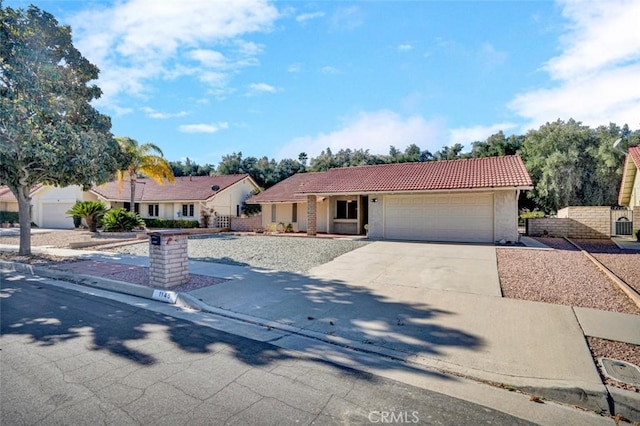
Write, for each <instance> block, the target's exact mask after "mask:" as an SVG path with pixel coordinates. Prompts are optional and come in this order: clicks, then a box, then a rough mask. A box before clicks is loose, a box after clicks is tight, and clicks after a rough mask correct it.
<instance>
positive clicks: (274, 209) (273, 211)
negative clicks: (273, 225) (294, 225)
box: [271, 204, 276, 222]
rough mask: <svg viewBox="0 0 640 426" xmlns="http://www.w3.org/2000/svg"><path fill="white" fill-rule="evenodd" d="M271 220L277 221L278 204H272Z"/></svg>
mask: <svg viewBox="0 0 640 426" xmlns="http://www.w3.org/2000/svg"><path fill="white" fill-rule="evenodd" d="M271 222H276V205H275V204H271Z"/></svg>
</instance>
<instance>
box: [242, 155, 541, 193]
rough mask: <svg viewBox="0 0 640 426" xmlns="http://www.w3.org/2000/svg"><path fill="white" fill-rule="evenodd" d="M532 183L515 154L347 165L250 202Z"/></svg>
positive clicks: (296, 178) (303, 176)
mask: <svg viewBox="0 0 640 426" xmlns="http://www.w3.org/2000/svg"><path fill="white" fill-rule="evenodd" d="M532 187H533V183H532V181H531V177H530V176H529V173H528V172H527V169H526V168H525V166H524V163H523V162H522V159H521V158H520V157H519V156H517V155H510V156H503V157H487V158H474V159H465V160H449V161H429V162H425V163H399V164H381V165H375V166H359V167H343V168H337V169H330V170H328V171H326V172H318V173H300V174H296V175H293V176H291V177H290V178H288V179H286V180H284V181H282V182H280V183H278V184H277V185H274V186H273V187H271V188H269V189H268V190H266V191H264V192H263V193H261V194H258V195H257V196H254V197H251V199H250V200H247V202H251V203H269V202H293V201H303V200H304V199H305V195H306V194H316V195H324V194H347V193H348V194H354V193H372V192H402V191H433V190H459V189H478V188H521V189H531V188H532Z"/></svg>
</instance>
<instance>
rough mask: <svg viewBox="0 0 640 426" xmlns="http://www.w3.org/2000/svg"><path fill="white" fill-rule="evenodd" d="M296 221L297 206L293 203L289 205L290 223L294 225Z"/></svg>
mask: <svg viewBox="0 0 640 426" xmlns="http://www.w3.org/2000/svg"><path fill="white" fill-rule="evenodd" d="M297 221H298V204H297V203H293V204H292V205H291V222H293V223H296V222H297Z"/></svg>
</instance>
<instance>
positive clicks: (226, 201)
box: [198, 178, 257, 218]
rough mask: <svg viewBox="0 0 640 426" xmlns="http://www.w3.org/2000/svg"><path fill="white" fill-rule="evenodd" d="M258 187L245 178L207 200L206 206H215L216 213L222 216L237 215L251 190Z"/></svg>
mask: <svg viewBox="0 0 640 426" xmlns="http://www.w3.org/2000/svg"><path fill="white" fill-rule="evenodd" d="M256 188H257V187H256V186H255V185H254V184H253V183H251V180H249V179H248V178H247V179H244V180H242V181H241V182H238V183H236V184H235V185H233V186H231V187H229V188H226V189H225V190H224V191H220V193H218V194H216V195H215V196H214V197H213V198H211V199H209V200H208V201H207V202H206V207H207V208H213V209H214V210H215V211H216V213H218V214H219V215H222V216H234V217H237V216H239V215H240V213H241V209H242V203H243V202H244V201H245V200H246V199H247V198H249V196H250V195H251V192H252V191H253V190H255V189H256ZM239 210H240V212H239ZM199 217H200V209H198V218H199Z"/></svg>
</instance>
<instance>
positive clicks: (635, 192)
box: [629, 170, 640, 208]
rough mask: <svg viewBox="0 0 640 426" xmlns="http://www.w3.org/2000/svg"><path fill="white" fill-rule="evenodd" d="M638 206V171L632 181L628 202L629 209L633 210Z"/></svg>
mask: <svg viewBox="0 0 640 426" xmlns="http://www.w3.org/2000/svg"><path fill="white" fill-rule="evenodd" d="M636 206H640V170H639V171H637V172H636V177H635V179H634V181H633V190H631V198H630V200H629V207H631V208H633V207H636Z"/></svg>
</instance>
